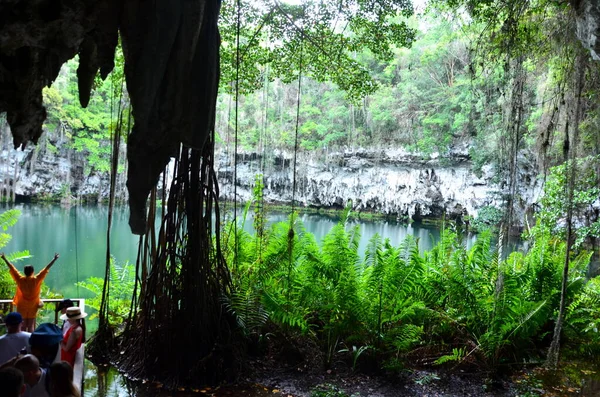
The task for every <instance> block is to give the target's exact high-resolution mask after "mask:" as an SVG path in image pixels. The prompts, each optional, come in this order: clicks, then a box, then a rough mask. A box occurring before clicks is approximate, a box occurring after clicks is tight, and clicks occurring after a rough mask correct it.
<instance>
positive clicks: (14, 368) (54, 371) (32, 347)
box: [0, 254, 87, 397]
mask: <svg viewBox="0 0 600 397" xmlns="http://www.w3.org/2000/svg"><path fill="white" fill-rule="evenodd" d="M0 257H1V258H2V259H3V260H4V262H5V263H6V264H7V266H8V268H9V272H10V274H11V276H12V278H13V280H14V281H15V283H16V284H17V291H16V293H15V297H14V299H13V304H14V305H16V308H17V311H16V312H12V313H9V314H8V315H6V316H5V317H4V323H5V325H6V330H7V333H6V334H5V335H3V336H1V337H0V385H2V390H3V394H2V395H3V396H4V395H6V396H7V397H11V396H26V397H79V396H80V393H79V390H78V388H77V387H75V385H74V384H73V367H74V366H75V358H76V354H77V350H78V349H79V348H80V347H81V345H82V343H83V342H84V341H85V340H84V339H85V322H84V318H85V317H86V316H87V314H86V313H85V312H83V311H81V309H80V308H79V307H77V306H75V305H74V303H73V302H72V301H71V300H70V299H65V300H63V301H62V302H60V303H59V305H58V307H57V311H59V310H60V311H61V316H60V318H61V320H63V321H64V322H63V324H62V328H59V327H58V326H57V325H55V324H52V323H44V324H40V326H39V327H37V328H36V316H37V311H38V309H39V308H40V307H42V305H43V303H42V301H41V299H40V289H41V284H42V282H43V280H44V278H45V277H46V275H47V274H48V271H49V270H50V268H51V267H52V265H53V264H54V263H55V262H56V260H57V259H58V258H59V255H58V254H55V255H54V258H53V259H52V261H51V262H50V263H49V264H48V265H47V266H46V267H44V269H42V271H40V272H39V273H38V274H36V275H34V268H33V266H31V265H28V266H25V268H24V273H25V274H21V273H20V272H19V271H18V270H17V269H16V268H15V266H14V265H13V264H12V263H10V262H9V261H8V259H7V258H6V256H5V255H4V254H0ZM59 349H60V360H57V358H58V357H59V355H58V351H59ZM4 393H7V394H4Z"/></svg>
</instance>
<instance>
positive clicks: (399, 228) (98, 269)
mask: <svg viewBox="0 0 600 397" xmlns="http://www.w3.org/2000/svg"><path fill="white" fill-rule="evenodd" d="M9 208H17V209H20V210H21V212H22V215H21V218H20V219H19V221H18V222H17V224H16V225H15V226H13V227H11V228H10V229H9V230H8V233H10V234H12V236H13V238H12V240H11V241H10V242H9V243H8V245H7V246H6V247H5V248H4V250H5V251H6V252H15V251H23V250H29V252H30V253H31V255H32V258H31V259H28V260H27V261H25V262H21V263H19V265H20V266H22V265H24V264H26V263H31V264H33V265H34V266H35V267H36V269H41V267H42V266H45V265H46V264H47V263H48V262H49V261H50V260H51V259H52V256H53V255H54V253H55V252H59V253H60V259H59V261H58V262H57V263H56V265H54V267H53V268H52V270H51V271H50V273H49V274H48V276H47V277H46V285H48V286H49V287H50V288H52V289H53V290H54V291H57V292H59V293H60V294H61V295H64V296H70V297H74V296H77V297H82V298H91V297H92V294H91V293H90V292H89V291H87V290H85V289H83V288H80V287H77V286H76V283H77V281H83V280H86V279H87V278H89V277H103V275H104V263H105V259H104V258H105V256H106V228H107V224H108V221H107V217H108V208H107V207H106V206H97V205H89V206H72V207H61V206H57V205H39V204H36V205H34V204H17V205H13V206H6V205H5V206H4V207H3V210H6V209H9ZM128 216H129V211H128V210H127V209H126V208H124V207H121V208H116V209H115V211H114V213H113V226H112V230H111V253H112V254H113V256H114V257H115V258H116V259H117V261H118V262H119V263H124V262H126V261H130V262H134V261H135V258H136V255H137V243H138V240H139V238H138V236H135V235H133V234H131V232H130V230H129V225H128ZM288 217H289V214H284V213H271V214H269V215H268V225H270V224H272V223H275V222H281V221H287V220H288ZM299 217H300V220H301V221H302V222H303V223H304V226H305V228H306V230H307V231H308V232H310V233H313V234H314V235H315V238H316V240H317V241H318V242H320V241H321V240H322V238H323V237H324V236H325V235H326V234H327V233H328V232H329V231H330V230H331V228H332V227H333V226H334V225H335V224H336V223H337V222H338V220H339V219H338V218H336V217H331V216H325V215H319V214H301V215H300V216H299ZM240 221H241V219H240ZM350 225H351V226H352V225H359V226H360V233H361V236H362V238H361V240H360V244H359V252H360V254H361V255H362V254H363V253H364V251H365V250H366V247H367V244H368V243H369V240H370V239H371V238H372V237H373V235H374V234H375V233H379V235H381V236H382V237H383V238H389V239H390V241H391V243H392V244H393V245H399V244H400V243H401V242H402V241H403V240H404V239H405V238H406V236H407V235H413V236H415V237H416V238H418V240H419V248H420V249H421V251H423V250H429V249H431V247H432V246H433V244H435V243H436V242H437V241H438V240H439V236H440V232H439V228H438V227H437V226H433V225H423V224H418V223H413V224H411V225H404V224H401V223H398V222H394V221H386V220H374V221H352V222H350ZM244 228H245V229H246V230H247V231H249V232H253V229H252V214H251V213H250V214H248V218H247V219H246V222H245V224H244ZM474 240H475V238H474V237H468V238H467V239H466V244H467V245H468V246H470V245H471V244H472V243H473V241H474Z"/></svg>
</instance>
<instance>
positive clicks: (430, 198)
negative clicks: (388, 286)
mask: <svg viewBox="0 0 600 397" xmlns="http://www.w3.org/2000/svg"><path fill="white" fill-rule="evenodd" d="M269 161H270V162H271V163H272V164H271V165H270V166H269V167H270V169H269V171H268V172H266V173H265V180H264V185H265V191H264V197H265V200H266V201H267V202H270V203H290V202H291V201H292V197H294V199H295V200H296V202H297V203H298V204H300V205H302V206H307V207H316V208H331V207H338V208H342V207H344V206H346V205H347V203H348V202H350V201H351V202H352V207H353V208H354V209H355V210H356V211H370V212H376V213H383V214H388V215H392V216H397V217H400V218H402V217H410V218H413V219H417V220H418V219H420V218H433V219H440V218H442V217H443V216H446V217H449V218H462V217H464V216H465V215H469V216H473V217H476V216H477V214H478V211H479V209H481V208H482V207H484V206H495V207H501V206H502V203H503V194H504V190H505V187H503V186H501V185H499V184H498V183H497V182H496V181H495V178H494V176H495V172H494V170H493V169H492V168H491V166H487V167H484V169H483V170H482V172H481V173H480V174H476V173H474V172H473V170H472V164H471V161H470V159H469V155H468V150H467V148H463V150H457V151H454V152H453V153H452V155H451V156H450V157H446V158H443V159H441V158H422V157H421V156H419V155H418V154H414V153H409V152H406V151H403V150H400V149H396V150H385V151H374V150H371V151H368V150H362V149H361V150H356V151H347V152H336V153H331V154H329V155H328V156H327V157H326V158H325V159H321V160H316V159H315V158H314V155H313V154H311V155H308V156H306V155H302V154H301V155H300V156H299V159H298V163H297V167H296V168H297V172H296V183H297V189H296V192H295V193H294V192H293V189H292V186H293V168H294V167H293V164H292V162H293V154H292V153H277V154H276V155H275V156H274V157H273V158H270V159H269ZM237 163H238V164H237V172H236V174H237V185H238V187H237V189H236V194H237V199H238V200H240V201H248V200H251V198H252V187H253V186H252V185H253V183H254V181H255V175H256V174H258V173H260V164H261V158H260V156H259V155H256V154H253V153H251V154H239V155H238V160H237ZM233 175H234V164H233V162H232V161H231V159H230V158H229V157H228V156H227V155H226V154H222V155H221V156H220V157H219V168H218V177H219V181H220V182H221V183H220V193H221V197H222V198H224V199H228V200H233V199H234V197H235V196H234V189H233ZM518 181H519V183H518V188H517V189H518V197H519V200H518V201H517V202H516V203H515V204H516V207H517V208H516V210H517V213H518V216H517V217H516V218H517V219H518V220H519V222H518V223H521V221H522V220H523V219H524V214H525V213H526V212H528V211H529V210H530V209H531V208H530V206H531V205H535V203H536V202H537V201H538V199H539V196H540V194H541V184H540V183H539V182H540V181H538V180H537V179H536V169H535V167H534V166H533V162H532V161H531V158H529V159H528V158H525V157H522V158H520V159H519V175H518Z"/></svg>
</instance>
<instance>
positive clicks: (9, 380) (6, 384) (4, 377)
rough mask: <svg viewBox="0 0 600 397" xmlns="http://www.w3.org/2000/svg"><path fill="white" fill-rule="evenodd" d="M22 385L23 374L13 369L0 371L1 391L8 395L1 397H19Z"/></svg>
mask: <svg viewBox="0 0 600 397" xmlns="http://www.w3.org/2000/svg"><path fill="white" fill-rule="evenodd" d="M24 383H25V379H24V377H23V372H21V371H19V370H18V369H16V368H15V367H6V368H4V369H0V385H2V390H3V391H4V392H6V393H8V394H3V396H6V397H19V396H20V395H21V390H22V389H23V384H24Z"/></svg>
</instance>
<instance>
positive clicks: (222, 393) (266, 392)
mask: <svg viewBox="0 0 600 397" xmlns="http://www.w3.org/2000/svg"><path fill="white" fill-rule="evenodd" d="M85 365H86V368H85V375H84V376H85V380H84V392H83V395H84V396H85V397H129V396H136V397H167V396H177V397H191V396H194V397H197V396H213V397H233V396H236V397H239V396H247V397H266V396H274V395H278V396H281V395H282V394H281V393H280V392H279V391H278V390H271V389H269V388H266V387H264V386H262V385H259V384H256V383H247V384H239V385H231V386H222V387H215V388H211V387H205V388H202V389H193V390H183V391H177V392H172V391H165V390H162V389H161V388H160V385H156V384H143V383H141V382H132V381H129V380H127V379H126V378H125V377H124V376H123V375H121V374H120V373H119V372H118V371H117V370H116V369H115V368H113V367H111V366H96V365H94V364H93V363H92V362H90V361H88V360H85ZM286 395H287V396H290V394H286Z"/></svg>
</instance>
